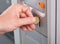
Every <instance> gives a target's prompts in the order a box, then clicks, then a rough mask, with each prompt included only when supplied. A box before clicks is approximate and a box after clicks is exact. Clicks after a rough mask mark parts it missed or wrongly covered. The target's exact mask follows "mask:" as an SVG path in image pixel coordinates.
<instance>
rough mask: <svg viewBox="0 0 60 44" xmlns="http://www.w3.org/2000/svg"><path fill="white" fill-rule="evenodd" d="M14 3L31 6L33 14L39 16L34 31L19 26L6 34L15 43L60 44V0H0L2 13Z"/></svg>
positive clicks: (0, 11)
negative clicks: (24, 29) (23, 29)
mask: <svg viewBox="0 0 60 44" xmlns="http://www.w3.org/2000/svg"><path fill="white" fill-rule="evenodd" d="M3 1H4V2H5V3H4V2H3ZM2 2H3V3H4V4H3V3H2ZM14 3H18V4H23V5H27V6H29V7H30V9H31V12H32V14H33V16H38V17H39V23H38V24H36V29H35V30H33V31H32V32H30V31H26V32H24V31H22V30H21V29H20V28H17V29H16V30H14V31H13V32H10V33H7V34H6V36H8V37H9V38H11V39H12V40H13V42H14V44H60V15H59V14H60V5H59V4H60V0H0V4H1V5H0V13H2V12H3V11H4V10H5V9H7V8H8V6H10V5H11V4H14Z"/></svg>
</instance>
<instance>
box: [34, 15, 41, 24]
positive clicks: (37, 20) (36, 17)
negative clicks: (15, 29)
mask: <svg viewBox="0 0 60 44" xmlns="http://www.w3.org/2000/svg"><path fill="white" fill-rule="evenodd" d="M34 18H35V22H34V23H35V24H38V23H39V22H40V21H39V17H38V16H35V17H34Z"/></svg>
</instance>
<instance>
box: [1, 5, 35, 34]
mask: <svg viewBox="0 0 60 44" xmlns="http://www.w3.org/2000/svg"><path fill="white" fill-rule="evenodd" d="M19 27H20V28H21V29H22V30H24V31H26V30H27V29H28V30H29V31H32V30H34V29H35V25H34V17H33V15H32V13H31V11H30V8H29V7H28V6H26V5H20V4H13V5H11V6H10V7H9V8H8V9H6V10H5V11H4V12H3V13H2V14H1V15H0V32H1V33H6V32H10V31H13V30H15V29H16V28H19Z"/></svg>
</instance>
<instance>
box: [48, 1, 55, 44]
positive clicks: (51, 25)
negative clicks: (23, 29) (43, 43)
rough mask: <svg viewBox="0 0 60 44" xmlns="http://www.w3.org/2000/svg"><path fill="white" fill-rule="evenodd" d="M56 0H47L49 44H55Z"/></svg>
mask: <svg viewBox="0 0 60 44" xmlns="http://www.w3.org/2000/svg"><path fill="white" fill-rule="evenodd" d="M55 4H56V0H47V21H48V22H47V23H48V44H55V20H56V19H55V18H56V17H55V15H56V5H55Z"/></svg>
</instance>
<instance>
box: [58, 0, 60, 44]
mask: <svg viewBox="0 0 60 44" xmlns="http://www.w3.org/2000/svg"><path fill="white" fill-rule="evenodd" d="M57 44H60V0H57Z"/></svg>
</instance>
